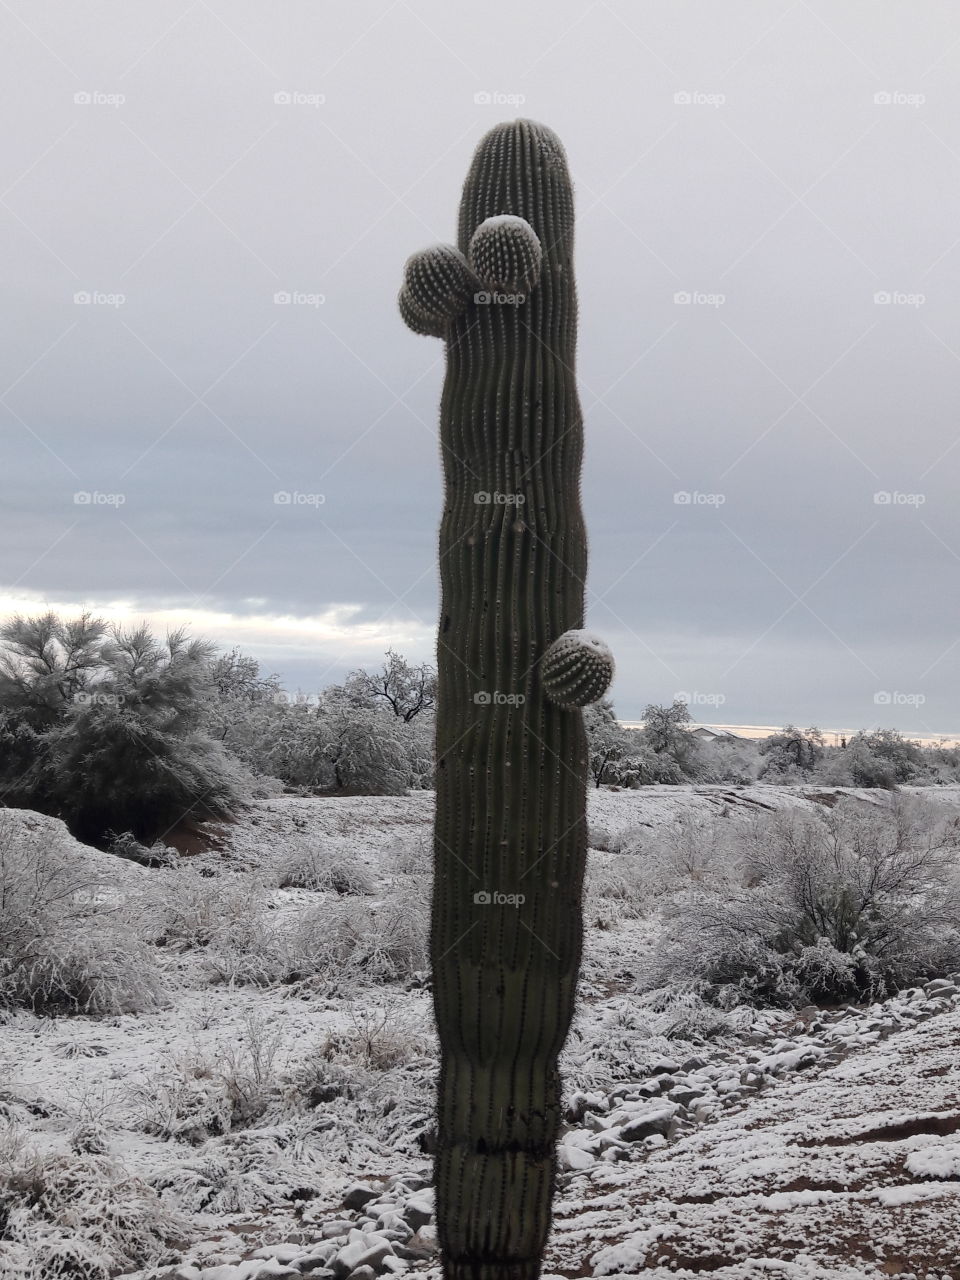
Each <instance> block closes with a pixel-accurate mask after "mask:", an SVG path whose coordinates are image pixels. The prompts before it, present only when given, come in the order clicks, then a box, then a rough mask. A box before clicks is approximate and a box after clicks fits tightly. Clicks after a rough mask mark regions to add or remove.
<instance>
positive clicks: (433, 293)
mask: <svg viewBox="0 0 960 1280" xmlns="http://www.w3.org/2000/svg"><path fill="white" fill-rule="evenodd" d="M400 310H401V314H402V316H403V318H404V320H405V321H406V322H407V324H408V325H409V326H410V327H411V328H412V329H414V331H415V332H417V333H426V334H434V335H436V336H438V337H443V338H444V339H445V340H446V344H447V345H446V357H447V371H446V379H445V382H444V387H443V395H442V400H441V409H440V442H441V451H442V456H443V467H444V481H445V497H444V510H443V518H442V522H441V527H440V577H441V588H442V604H441V617H440V633H439V640H438V650H437V658H438V661H437V666H438V675H439V687H438V700H437V744H436V745H437V767H436V791H437V813H436V825H435V838H434V887H433V907H432V919H431V938H430V949H431V960H432V967H433V997H434V1011H435V1016H436V1021H437V1028H438V1032H439V1038H440V1049H441V1058H440V1079H439V1085H438V1098H437V1154H436V1164H435V1180H436V1189H437V1223H438V1230H439V1237H440V1245H441V1250H442V1256H443V1266H444V1275H445V1277H447V1280H504V1277H510V1280H535V1277H537V1276H538V1275H539V1272H540V1266H541V1260H542V1257H543V1250H544V1247H545V1244H546V1239H547V1234H548V1231H549V1227H550V1213H551V1202H552V1197H553V1191H554V1185H555V1179H556V1140H557V1135H558V1131H559V1125H560V1118H561V1117H560V1077H559V1073H558V1069H557V1061H558V1057H559V1054H560V1050H561V1049H562V1047H563V1044H564V1041H565V1039H566V1036H567V1033H568V1031H569V1028H570V1022H571V1019H572V1016H573V1009H574V996H575V989H576V982H577V975H578V971H579V966H580V956H581V946H582V915H581V909H582V892H583V878H584V868H585V861H586V844H587V840H586V786H587V749H586V738H585V733H584V726H583V716H582V713H581V711H580V709H579V708H580V707H581V706H584V705H586V704H587V703H588V702H591V701H596V700H597V699H599V698H600V697H601V696H602V695H603V693H604V692H605V691H606V688H607V686H608V685H609V681H610V678H611V676H612V672H613V663H612V659H611V658H610V654H609V650H607V648H606V646H605V645H604V644H603V642H602V641H599V640H597V638H596V637H595V636H593V635H592V634H591V633H588V632H584V631H583V630H582V627H583V613H584V578H585V573H586V558H587V547H586V536H585V531H584V525H583V516H582V513H581V507H580V464H581V456H582V451H583V431H582V419H581V412H580V405H579V400H578V396H577V389H576V381H575V376H574V360H575V343H576V318H577V304H576V294H575V290H574V276H573V193H572V189H571V185H570V180H569V176H568V173H567V165H566V157H565V155H564V152H563V148H562V147H561V145H560V142H559V140H558V139H557V138H556V136H555V135H554V134H553V133H552V132H551V131H550V130H549V129H546V128H545V127H543V126H542V125H539V124H536V123H534V122H532V121H529V120H518V121H513V122H510V123H506V124H501V125H498V126H497V127H496V128H494V129H493V130H491V131H490V133H488V134H487V135H486V136H485V137H484V138H483V140H482V141H481V143H480V145H479V147H478V148H477V151H476V154H475V156H474V159H473V163H472V166H471V168H470V172H469V174H468V176H467V180H466V184H465V186H464V190H463V198H462V201H461V205H460V220H459V247H458V248H456V249H455V248H453V247H452V246H449V245H445V246H436V247H434V248H431V249H426V250H423V251H422V252H421V253H418V254H415V255H414V256H413V257H412V258H411V259H409V260H408V263H407V267H406V270H405V274H404V285H403V289H402V290H401V295H400Z"/></svg>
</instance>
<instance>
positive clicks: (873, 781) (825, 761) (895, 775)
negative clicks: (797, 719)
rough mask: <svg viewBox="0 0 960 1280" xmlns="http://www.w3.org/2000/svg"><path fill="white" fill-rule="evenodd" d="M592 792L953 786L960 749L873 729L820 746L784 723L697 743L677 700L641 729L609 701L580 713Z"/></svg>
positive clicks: (810, 732) (817, 738)
mask: <svg viewBox="0 0 960 1280" xmlns="http://www.w3.org/2000/svg"><path fill="white" fill-rule="evenodd" d="M586 722H587V736H588V740H589V744H590V768H591V772H592V776H593V781H594V783H595V784H596V786H598V787H599V786H603V785H613V786H620V787H636V786H645V785H649V784H651V783H661V784H663V783H667V784H670V783H673V784H676V783H682V782H704V783H710V782H712V783H723V782H728V783H731V784H734V785H747V784H749V783H751V782H767V783H783V784H793V785H796V784H801V783H816V784H823V785H825V786H835V787H884V788H886V789H887V790H891V791H892V790H895V789H896V788H897V787H898V786H900V785H901V784H903V783H910V784H912V785H915V786H931V785H936V784H938V783H947V782H956V781H960V749H958V748H956V747H946V746H941V747H924V746H922V745H921V744H920V743H919V742H914V741H912V740H911V739H909V738H905V737H904V736H903V735H902V734H901V733H899V732H898V731H897V730H896V729H873V730H869V731H868V730H864V731H861V732H860V733H856V734H854V735H853V736H851V737H850V738H849V740H847V739H843V742H842V745H840V746H837V747H832V746H828V745H827V744H826V742H825V740H824V736H823V734H822V733H821V731H820V730H819V729H817V728H816V727H812V728H809V729H798V728H797V727H796V726H795V725H787V726H786V727H785V728H784V729H782V730H780V732H779V733H774V734H771V735H770V736H769V737H768V738H762V739H758V740H756V741H748V740H746V739H743V738H734V737H731V738H717V739H715V740H714V741H711V742H703V741H700V740H699V739H698V738H697V737H696V736H695V735H694V732H693V730H694V727H695V726H694V725H693V723H692V721H691V719H690V711H689V708H688V707H687V704H686V703H685V702H682V701H679V700H675V701H674V702H673V703H672V704H671V705H670V706H669V707H664V706H657V705H654V704H651V705H650V706H648V707H647V708H646V709H645V710H644V712H643V726H642V728H640V729H627V728H625V727H624V726H623V725H621V724H620V722H619V721H618V720H617V717H616V714H615V712H614V709H613V704H612V702H611V701H610V700H609V698H605V699H604V700H603V701H602V702H600V703H598V704H597V705H596V706H594V707H590V708H588V709H587V712H586Z"/></svg>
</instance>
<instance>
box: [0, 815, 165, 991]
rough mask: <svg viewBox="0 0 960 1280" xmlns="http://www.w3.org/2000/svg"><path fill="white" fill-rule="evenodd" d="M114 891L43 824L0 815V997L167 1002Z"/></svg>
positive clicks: (156, 974)
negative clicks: (23, 822) (27, 824)
mask: <svg viewBox="0 0 960 1280" xmlns="http://www.w3.org/2000/svg"><path fill="white" fill-rule="evenodd" d="M111 890H112V886H111V885H110V884H109V883H108V882H107V879H106V877H105V876H104V875H103V874H102V872H99V871H97V870H91V866H90V864H87V863H82V864H81V863H78V860H77V859H76V857H72V856H71V853H70V851H69V850H67V849H66V848H65V847H64V845H63V843H62V841H60V842H58V840H57V838H56V837H55V836H53V835H51V832H50V829H49V827H44V826H37V827H36V828H34V829H33V830H31V829H29V828H27V827H25V826H23V825H15V823H14V820H13V819H12V818H11V817H10V816H8V815H5V814H2V813H0V1005H3V1004H8V1005H10V1004H12V1005H25V1006H27V1007H28V1008H31V1009H33V1010H35V1011H36V1012H41V1013H43V1012H63V1013H88V1014H118V1013H138V1012H143V1011H145V1010H148V1009H156V1008H160V1007H162V1006H163V1005H165V1004H166V1003H168V1001H167V998H166V995H165V993H164V988H163V983H162V980H161V978H160V974H159V971H158V969H157V967H156V964H155V962H154V960H153V957H152V956H151V955H150V953H149V951H148V950H147V948H146V947H144V945H143V944H142V942H141V941H140V940H139V939H138V937H137V936H136V935H135V934H134V932H133V929H132V928H131V926H130V924H129V922H128V921H127V920H126V918H125V915H124V913H123V911H122V910H121V908H120V907H119V906H118V905H117V904H116V903H113V902H111V901H110V894H111Z"/></svg>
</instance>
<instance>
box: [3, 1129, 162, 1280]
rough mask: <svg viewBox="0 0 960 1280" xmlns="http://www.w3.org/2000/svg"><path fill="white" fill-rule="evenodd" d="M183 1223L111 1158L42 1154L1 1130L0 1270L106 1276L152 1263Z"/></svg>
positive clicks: (64, 1278)
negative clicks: (7, 1268)
mask: <svg viewBox="0 0 960 1280" xmlns="http://www.w3.org/2000/svg"><path fill="white" fill-rule="evenodd" d="M182 1227H183V1223H182V1221H181V1220H180V1219H179V1218H178V1217H177V1216H175V1215H173V1214H171V1212H170V1211H169V1210H168V1209H167V1208H165V1207H164V1206H163V1205H162V1204H161V1202H160V1199H159V1197H158V1196H157V1194H156V1192H155V1191H153V1190H152V1189H151V1188H150V1187H148V1186H147V1185H146V1184H145V1183H143V1182H142V1181H141V1180H140V1179H138V1178H135V1177H132V1176H131V1175H130V1174H129V1173H128V1172H127V1170H126V1169H124V1168H123V1166H122V1165H120V1164H118V1163H117V1162H116V1161H114V1160H111V1159H109V1158H108V1157H106V1156H98V1155H40V1154H39V1153H37V1152H36V1151H34V1150H33V1149H32V1148H31V1147H30V1146H29V1145H28V1144H27V1143H26V1141H25V1140H24V1137H23V1135H22V1134H20V1133H18V1132H17V1131H16V1130H15V1129H13V1128H12V1127H7V1128H5V1129H0V1273H2V1274H4V1275H8V1274H9V1275H11V1276H14V1275H15V1276H18V1277H22V1280H109V1277H110V1276H113V1275H116V1274H117V1273H118V1271H121V1270H124V1271H126V1270H132V1269H134V1268H137V1267H143V1266H146V1265H149V1264H151V1263H155V1262H157V1261H158V1260H159V1259H160V1258H162V1257H163V1256H164V1255H165V1254H166V1253H168V1251H169V1248H170V1244H171V1243H172V1242H174V1241H176V1240H177V1239H178V1238H181V1237H182ZM7 1266H9V1270H6V1269H5V1268H6V1267H7Z"/></svg>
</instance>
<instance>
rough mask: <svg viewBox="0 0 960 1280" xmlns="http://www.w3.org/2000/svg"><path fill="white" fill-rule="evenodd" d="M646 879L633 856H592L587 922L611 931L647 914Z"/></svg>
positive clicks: (588, 873) (592, 854)
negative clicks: (617, 925) (616, 926)
mask: <svg viewBox="0 0 960 1280" xmlns="http://www.w3.org/2000/svg"><path fill="white" fill-rule="evenodd" d="M646 894H647V885H646V880H645V877H644V875H643V871H642V869H641V867H640V865H639V863H638V860H637V859H636V858H635V857H633V856H631V855H629V854H625V855H617V854H613V855H611V854H608V855H606V856H604V855H602V854H597V853H591V854H590V858H589V861H588V864H587V877H586V895H585V898H584V908H583V910H584V921H585V922H587V923H592V924H594V925H595V926H596V927H597V928H599V929H609V928H612V927H613V926H614V925H616V924H619V923H621V922H622V921H623V920H630V919H636V918H637V917H638V916H641V915H643V913H644V899H645V897H646Z"/></svg>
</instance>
